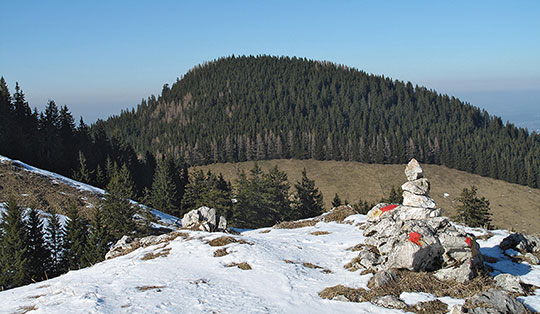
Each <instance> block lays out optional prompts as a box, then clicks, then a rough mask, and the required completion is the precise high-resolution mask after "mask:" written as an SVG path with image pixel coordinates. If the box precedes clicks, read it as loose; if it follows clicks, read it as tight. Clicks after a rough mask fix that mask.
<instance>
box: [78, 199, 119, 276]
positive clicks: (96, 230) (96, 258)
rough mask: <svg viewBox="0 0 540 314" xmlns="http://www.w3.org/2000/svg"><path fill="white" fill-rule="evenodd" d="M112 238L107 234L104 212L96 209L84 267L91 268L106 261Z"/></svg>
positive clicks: (84, 258) (85, 252) (85, 251)
mask: <svg viewBox="0 0 540 314" xmlns="http://www.w3.org/2000/svg"><path fill="white" fill-rule="evenodd" d="M111 241H112V240H111V237H110V235H109V234H108V232H107V229H106V226H105V221H104V216H103V210H102V209H101V208H98V209H96V211H95V212H94V217H93V219H92V222H91V224H90V235H89V237H88V241H87V243H86V248H85V250H84V256H83V265H84V267H86V266H91V265H94V264H96V263H99V262H101V261H102V260H104V259H105V254H107V252H108V251H109V247H110V243H111Z"/></svg>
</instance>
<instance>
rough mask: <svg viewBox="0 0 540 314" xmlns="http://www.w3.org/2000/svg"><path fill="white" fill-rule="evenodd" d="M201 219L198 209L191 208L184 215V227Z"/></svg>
mask: <svg viewBox="0 0 540 314" xmlns="http://www.w3.org/2000/svg"><path fill="white" fill-rule="evenodd" d="M200 221H201V213H200V211H199V210H198V209H194V210H190V211H189V212H187V213H186V214H185V215H184V217H182V227H184V228H189V227H190V226H194V225H195V224H198V223H199V222H200Z"/></svg>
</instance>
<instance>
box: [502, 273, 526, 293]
mask: <svg viewBox="0 0 540 314" xmlns="http://www.w3.org/2000/svg"><path fill="white" fill-rule="evenodd" d="M495 286H496V287H497V288H500V289H502V290H504V291H506V292H510V293H517V294H520V295H521V294H524V293H525V291H524V290H523V287H521V280H519V277H517V276H513V275H511V274H500V275H497V276H495Z"/></svg>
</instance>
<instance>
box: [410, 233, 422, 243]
mask: <svg viewBox="0 0 540 314" xmlns="http://www.w3.org/2000/svg"><path fill="white" fill-rule="evenodd" d="M421 238H422V235H421V234H420V233H418V232H411V233H409V240H410V241H411V242H412V243H414V244H416V245H418V246H422V244H421V243H420V239H421Z"/></svg>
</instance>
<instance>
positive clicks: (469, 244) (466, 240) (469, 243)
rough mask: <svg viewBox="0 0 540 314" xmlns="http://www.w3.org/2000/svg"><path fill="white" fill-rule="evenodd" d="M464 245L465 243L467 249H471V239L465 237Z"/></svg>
mask: <svg viewBox="0 0 540 314" xmlns="http://www.w3.org/2000/svg"><path fill="white" fill-rule="evenodd" d="M465 243H467V245H468V246H469V247H471V246H472V240H471V238H469V237H466V238H465Z"/></svg>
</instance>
